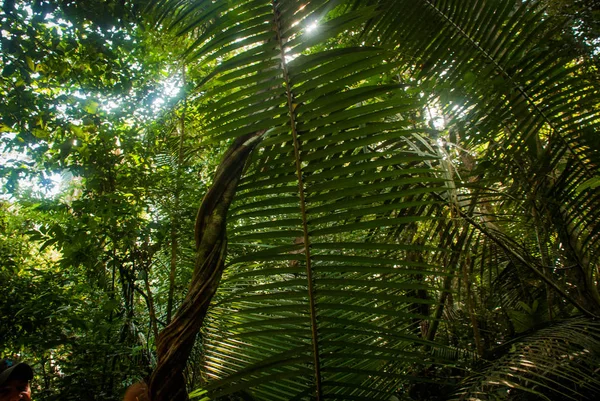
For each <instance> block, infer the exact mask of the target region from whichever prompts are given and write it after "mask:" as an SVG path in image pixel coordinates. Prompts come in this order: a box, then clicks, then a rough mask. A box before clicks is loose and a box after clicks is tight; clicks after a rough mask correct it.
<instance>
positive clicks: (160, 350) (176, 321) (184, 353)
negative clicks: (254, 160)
mask: <svg viewBox="0 0 600 401" xmlns="http://www.w3.org/2000/svg"><path fill="white" fill-rule="evenodd" d="M263 132H264V131H260V132H255V133H252V134H248V135H245V136H242V137H240V138H237V139H236V140H235V141H234V142H233V144H232V145H231V147H230V148H229V149H228V150H227V152H226V153H225V155H224V156H223V160H222V162H221V164H220V165H219V167H218V169H217V172H216V174H215V179H214V182H213V185H212V187H211V188H210V190H209V191H208V192H207V194H206V195H205V197H204V199H203V200H202V205H201V206H200V209H199V210H198V215H197V217H196V229H195V231H196V248H197V257H196V263H195V268H194V274H193V276H192V282H191V284H190V288H189V291H188V293H187V296H186V297H185V299H184V300H183V303H182V304H181V306H180V308H179V310H178V311H177V313H176V314H175V316H174V317H173V320H172V321H171V323H170V324H169V325H168V326H167V327H165V328H164V329H163V330H162V331H161V332H160V335H159V336H158V339H157V343H156V351H157V358H158V363H157V366H156V368H155V369H154V371H153V373H152V376H151V378H150V389H149V393H150V394H149V395H150V399H151V400H152V401H187V400H188V395H187V390H186V388H185V380H184V376H183V370H184V368H185V365H186V362H187V360H188V357H189V355H190V352H191V350H192V347H193V346H194V342H195V340H196V336H197V334H198V332H199V331H200V328H201V327H202V323H203V321H204V317H205V316H206V312H207V310H208V307H209V305H210V301H211V299H212V298H213V296H214V294H215V292H216V291H217V287H218V285H219V281H220V279H221V275H222V274H223V269H224V260H225V253H226V249H227V240H226V235H225V221H226V215H227V211H228V209H229V205H230V204H231V201H232V200H233V197H234V195H235V191H236V188H237V185H238V182H239V180H240V177H241V175H242V172H243V169H244V165H245V164H246V161H247V160H248V157H249V156H250V154H251V153H252V150H253V149H254V147H255V146H256V144H257V143H258V140H259V138H260V136H261V134H262V133H263Z"/></svg>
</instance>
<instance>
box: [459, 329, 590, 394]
mask: <svg viewBox="0 0 600 401" xmlns="http://www.w3.org/2000/svg"><path fill="white" fill-rule="evenodd" d="M599 352H600V325H599V324H598V322H596V321H594V320H590V319H585V318H575V319H570V320H566V321H562V322H556V323H554V324H552V325H549V326H548V327H545V328H543V329H540V330H538V331H536V332H534V333H532V334H528V335H526V336H523V337H521V338H519V339H517V340H515V341H512V342H510V343H507V344H504V345H503V346H502V349H499V350H497V353H500V354H502V356H500V357H498V358H497V359H496V360H494V361H491V362H489V364H488V365H487V366H486V367H485V368H484V369H481V370H480V371H479V372H478V373H477V374H473V375H472V376H471V377H469V378H467V379H466V380H465V382H464V384H463V385H462V386H461V387H462V388H461V390H459V391H458V392H457V393H456V395H455V398H453V399H456V400H459V399H460V400H494V399H497V400H505V399H507V398H510V397H518V394H519V393H520V392H525V393H529V394H532V395H534V396H537V399H542V400H555V399H561V400H582V399H590V400H591V399H594V398H597V397H598V395H599V394H600V380H599V379H598V375H597V373H596V370H597V366H598V355H600V354H599Z"/></svg>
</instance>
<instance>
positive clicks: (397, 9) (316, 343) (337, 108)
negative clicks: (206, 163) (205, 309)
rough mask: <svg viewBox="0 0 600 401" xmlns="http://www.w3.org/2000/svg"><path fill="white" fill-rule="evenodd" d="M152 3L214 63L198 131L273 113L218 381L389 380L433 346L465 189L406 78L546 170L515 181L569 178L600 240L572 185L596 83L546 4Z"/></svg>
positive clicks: (242, 219) (244, 232) (463, 121)
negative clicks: (582, 69)
mask: <svg viewBox="0 0 600 401" xmlns="http://www.w3.org/2000/svg"><path fill="white" fill-rule="evenodd" d="M161 3H163V4H162V6H163V10H165V12H164V14H161V18H162V17H163V16H166V15H169V14H174V16H175V18H174V21H175V22H174V24H175V25H176V26H178V27H180V32H182V33H190V32H191V33H193V35H194V37H195V38H196V44H195V46H194V47H193V48H192V49H190V51H189V55H190V57H192V58H193V59H196V60H201V61H202V62H203V63H204V65H207V66H210V67H211V71H210V72H209V73H208V74H207V75H206V77H205V79H203V80H202V82H201V83H200V85H199V91H200V95H201V99H202V100H203V102H204V104H205V105H206V106H205V110H204V121H205V122H206V127H205V130H206V132H207V135H208V136H209V137H210V138H211V139H212V140H214V141H224V140H229V139H231V138H239V137H242V136H244V135H249V134H252V133H261V132H265V133H264V134H263V135H262V142H261V144H260V145H259V146H258V147H257V150H256V151H255V152H254V155H253V158H252V160H251V163H250V164H249V165H248V166H247V171H246V176H245V178H244V179H243V180H242V181H241V182H240V186H239V187H238V193H237V196H236V199H235V201H234V203H233V206H232V209H231V211H230V217H229V240H230V258H229V265H228V267H227V270H226V272H225V275H224V278H223V282H222V284H221V287H220V289H219V292H218V294H217V296H216V299H215V302H214V304H213V308H212V311H211V312H210V314H209V315H208V317H207V324H206V325H205V327H204V330H203V335H202V345H203V349H204V358H205V366H206V372H207V377H206V379H207V381H208V383H207V388H209V389H210V390H211V394H212V395H213V396H219V395H225V394H229V393H233V392H235V391H237V390H242V389H250V390H251V391H252V393H253V394H254V395H255V396H257V397H259V398H262V399H281V400H290V399H291V400H293V399H310V398H312V397H313V396H314V395H316V397H317V399H322V398H324V397H327V398H331V399H365V400H366V399H369V400H373V399H388V398H389V396H390V395H391V394H393V393H394V392H396V391H397V390H398V388H399V387H398V386H399V385H400V383H402V382H404V381H406V380H412V379H414V377H413V376H412V374H411V373H412V372H415V371H417V370H418V369H419V367H418V366H419V363H423V362H425V363H431V362H434V360H433V358H434V357H433V355H439V353H429V351H428V350H430V349H431V346H432V345H431V344H428V343H427V342H426V341H425V340H424V339H423V338H424V337H425V335H423V334H426V332H427V331H426V329H425V330H421V331H419V329H418V328H419V326H421V325H424V326H426V323H424V322H427V321H428V320H430V319H431V318H430V316H432V314H431V310H430V307H429V306H430V305H433V304H436V303H437V302H438V299H443V298H440V295H441V294H443V293H447V292H449V291H450V286H448V285H447V284H446V283H448V282H449V283H450V284H451V283H452V282H451V280H450V281H446V280H444V278H445V277H448V276H452V275H453V274H454V265H455V264H457V263H458V261H456V260H454V259H453V258H450V261H451V262H452V263H450V264H449V265H448V266H444V265H443V263H440V261H443V260H444V257H443V256H442V255H443V254H444V252H445V248H448V249H451V250H453V251H454V252H455V253H456V252H457V250H454V249H453V248H454V245H455V244H458V243H460V247H458V248H459V249H462V248H465V249H466V248H467V247H468V245H464V244H463V243H462V241H457V240H455V239H454V238H455V237H454V236H466V235H467V234H468V232H467V230H466V228H460V227H462V226H461V225H458V227H459V228H456V227H455V226H454V224H447V223H440V220H443V219H445V218H446V217H447V214H448V211H447V210H446V209H444V208H443V207H440V205H441V204H443V203H445V202H448V201H450V202H448V203H451V204H452V205H453V207H455V206H456V205H458V206H461V205H463V204H465V202H466V203H467V204H469V203H470V200H469V198H467V197H471V195H472V194H471V193H469V194H468V195H467V197H465V199H462V198H460V197H459V196H458V195H460V194H462V193H466V192H467V191H463V192H456V191H455V190H453V189H452V190H450V191H449V190H448V188H449V187H448V185H452V184H450V183H449V181H448V177H447V176H445V175H444V174H441V173H439V172H438V171H436V169H435V168H433V166H436V165H437V161H438V159H439V155H438V153H437V152H435V151H433V150H432V149H431V148H430V146H429V145H428V144H429V143H434V141H433V140H432V139H436V138H435V137H436V135H437V133H435V132H432V131H430V130H425V129H422V128H421V126H420V125H419V124H417V123H415V122H414V119H413V117H414V116H419V115H420V114H421V110H422V107H423V104H422V103H421V101H420V97H419V96H418V94H417V96H414V95H409V94H408V93H413V92H411V91H407V90H406V89H407V86H409V85H412V84H419V85H420V84H423V83H424V82H429V83H430V84H429V85H430V87H431V88H433V91H434V93H436V94H437V95H438V99H439V102H441V103H442V106H444V110H445V112H446V113H448V114H450V115H452V116H453V118H454V119H453V121H452V124H453V126H455V127H457V129H460V133H461V137H462V138H466V139H467V142H468V143H470V144H473V146H485V147H487V149H488V151H487V158H488V159H489V160H493V162H494V163H495V162H496V161H497V160H499V161H502V162H504V163H507V162H508V163H511V166H515V169H514V170H516V171H517V172H518V173H519V177H531V176H532V174H535V177H536V179H534V180H530V181H527V180H525V179H524V178H523V179H522V181H518V185H520V186H521V187H522V188H525V186H526V185H525V184H527V185H529V187H527V190H530V191H533V190H535V191H537V190H538V189H539V188H543V189H544V191H554V192H556V193H560V194H561V196H562V198H561V199H564V207H562V208H560V207H559V208H558V211H559V212H560V213H561V214H560V216H561V218H562V219H563V220H561V221H565V223H564V224H563V226H564V227H565V228H566V231H565V232H566V233H567V234H568V235H571V236H572V234H573V233H574V232H578V233H580V234H581V235H579V237H580V238H582V242H581V244H579V243H578V244H574V245H573V246H574V248H575V249H576V250H577V249H579V251H580V253H581V252H583V253H584V254H585V253H586V252H587V254H589V253H593V248H591V246H592V245H593V244H594V243H595V238H596V236H597V231H598V230H597V227H596V223H595V222H594V221H591V220H589V219H588V217H590V216H592V215H593V213H595V211H593V209H592V207H591V204H585V207H584V210H579V209H578V207H577V206H578V205H579V204H581V201H580V199H581V197H579V195H578V194H577V193H576V192H574V191H575V188H581V186H580V184H583V183H584V182H586V181H587V180H589V179H590V178H593V177H594V176H595V174H596V172H595V171H594V168H595V166H592V167H590V166H589V163H590V161H595V160H597V157H596V151H595V150H594V149H591V147H590V146H589V143H590V138H591V136H590V135H585V134H582V131H586V130H587V131H586V132H588V131H590V130H593V129H594V128H595V126H596V123H597V118H596V114H595V102H596V101H597V90H596V88H595V87H594V86H593V85H592V84H590V83H589V82H587V81H585V79H581V77H580V76H579V75H578V73H579V70H578V66H577V64H576V62H575V61H574V60H571V59H569V58H568V57H564V58H561V57H558V58H557V57H556V56H555V55H552V54H551V52H550V51H549V50H548V49H547V48H546V46H547V45H548V44H550V43H551V41H552V32H553V31H552V29H551V28H552V25H551V24H550V23H549V22H548V21H547V20H546V19H544V17H543V14H542V13H541V12H540V10H539V9H538V8H537V7H536V6H535V4H532V3H522V2H519V1H516V0H499V1H486V0H461V1H458V0H456V1H450V0H449V1H434V0H424V1H420V2H414V1H408V0H394V1H391V0H378V1H377V0H375V1H373V0H370V1H366V0H365V1H360V0H353V1H341V0H340V1H333V0H332V1H313V2H311V1H307V2H298V1H293V0H282V1H266V0H248V1H225V0H222V1H215V2H195V3H192V5H189V4H188V3H187V2H183V1H163V2H161ZM315 22H318V24H317V26H318V28H317V30H316V31H315V32H314V33H310V32H308V29H307V26H308V25H312V24H314V23H315ZM365 27H366V28H365ZM341 33H344V34H345V35H346V36H349V37H350V39H347V38H346V39H344V40H342V39H341V38H340V36H339V35H340V34H341ZM411 69H412V70H413V72H414V73H413V75H412V78H409V79H408V80H407V82H405V79H404V73H405V71H407V70H411ZM490 81H492V83H493V84H492V85H490V84H489V82H490ZM571 96H576V97H577V99H578V102H577V107H575V105H574V104H572V102H570V100H569V98H570V97H571ZM570 108H572V109H573V110H574V111H573V112H567V111H569V110H570ZM582 127H585V129H584V130H583V129H582ZM502 171H503V172H506V171H507V170H506V169H504V168H503V169H502ZM544 172H545V173H544ZM548 172H552V174H549V173H548ZM549 176H553V177H554V178H552V179H548V177H549ZM486 178H489V177H486ZM493 179H497V177H493ZM493 179H492V181H493ZM486 182H487V181H486ZM567 182H568V183H569V184H566V183H567ZM560 183H563V184H560ZM589 191H591V192H593V195H592V198H593V199H597V196H598V194H597V193H596V192H595V190H592V189H591V188H590V189H589ZM453 193H454V194H458V195H457V196H456V197H458V198H459V199H453V197H454V195H453ZM535 193H536V194H537V193H538V192H535ZM448 194H450V195H448ZM536 199H538V198H536ZM476 201H477V200H476ZM486 201H487V202H489V201H490V198H489V197H487V198H486ZM550 212H551V213H549V214H548V216H549V217H548V218H554V216H556V209H555V208H554V209H552V210H550ZM470 215H472V213H466V217H469V216H470ZM459 216H460V217H464V216H465V213H464V211H462V214H460V215H459ZM453 217H457V216H456V215H454V216H453ZM469 218H471V217H469ZM469 221H473V222H475V223H477V222H476V221H475V219H473V218H471V220H469ZM584 221H585V223H583V222H584ZM474 227H475V228H476V229H478V230H479V231H481V232H484V233H487V232H489V230H485V228H486V227H485V225H481V224H479V225H476V226H474ZM439 230H443V231H442V232H444V233H448V234H449V233H452V237H451V238H450V239H449V238H447V237H444V236H441V235H439V232H440V231H439ZM577 230H578V231H577ZM433 233H438V234H435V235H434V234H433ZM508 234H510V233H500V234H495V235H494V238H497V237H498V236H499V235H505V236H507V238H508ZM449 235H450V234H449ZM469 238H470V239H471V238H476V236H474V235H469ZM498 242H499V243H501V244H509V245H511V244H512V243H511V242H510V240H508V239H507V240H506V241H502V240H500V241H498ZM513 242H514V241H513ZM582 247H587V248H585V249H584V248H582ZM522 253H523V252H520V250H519V252H516V253H514V254H513V256H515V255H516V256H520V255H521V254H522ZM525 262H527V261H525ZM439 287H442V288H441V289H440V288H439ZM442 305H443V303H442ZM438 310H440V309H438ZM433 316H435V317H436V318H437V319H439V318H441V316H442V314H441V313H439V314H438V311H437V310H436V312H435V314H434V315H433ZM423 355H428V358H430V359H425V358H424V357H423ZM435 362H438V363H440V364H446V363H449V362H448V361H446V360H443V358H440V360H439V361H435Z"/></svg>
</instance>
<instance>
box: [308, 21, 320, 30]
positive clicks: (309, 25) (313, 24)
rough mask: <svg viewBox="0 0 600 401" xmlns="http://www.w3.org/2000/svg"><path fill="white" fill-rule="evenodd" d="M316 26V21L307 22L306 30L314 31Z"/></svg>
mask: <svg viewBox="0 0 600 401" xmlns="http://www.w3.org/2000/svg"><path fill="white" fill-rule="evenodd" d="M317 26H318V24H317V21H313V22H311V23H310V24H308V25H307V26H306V32H307V33H311V32H314V31H315V30H316V29H317Z"/></svg>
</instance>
